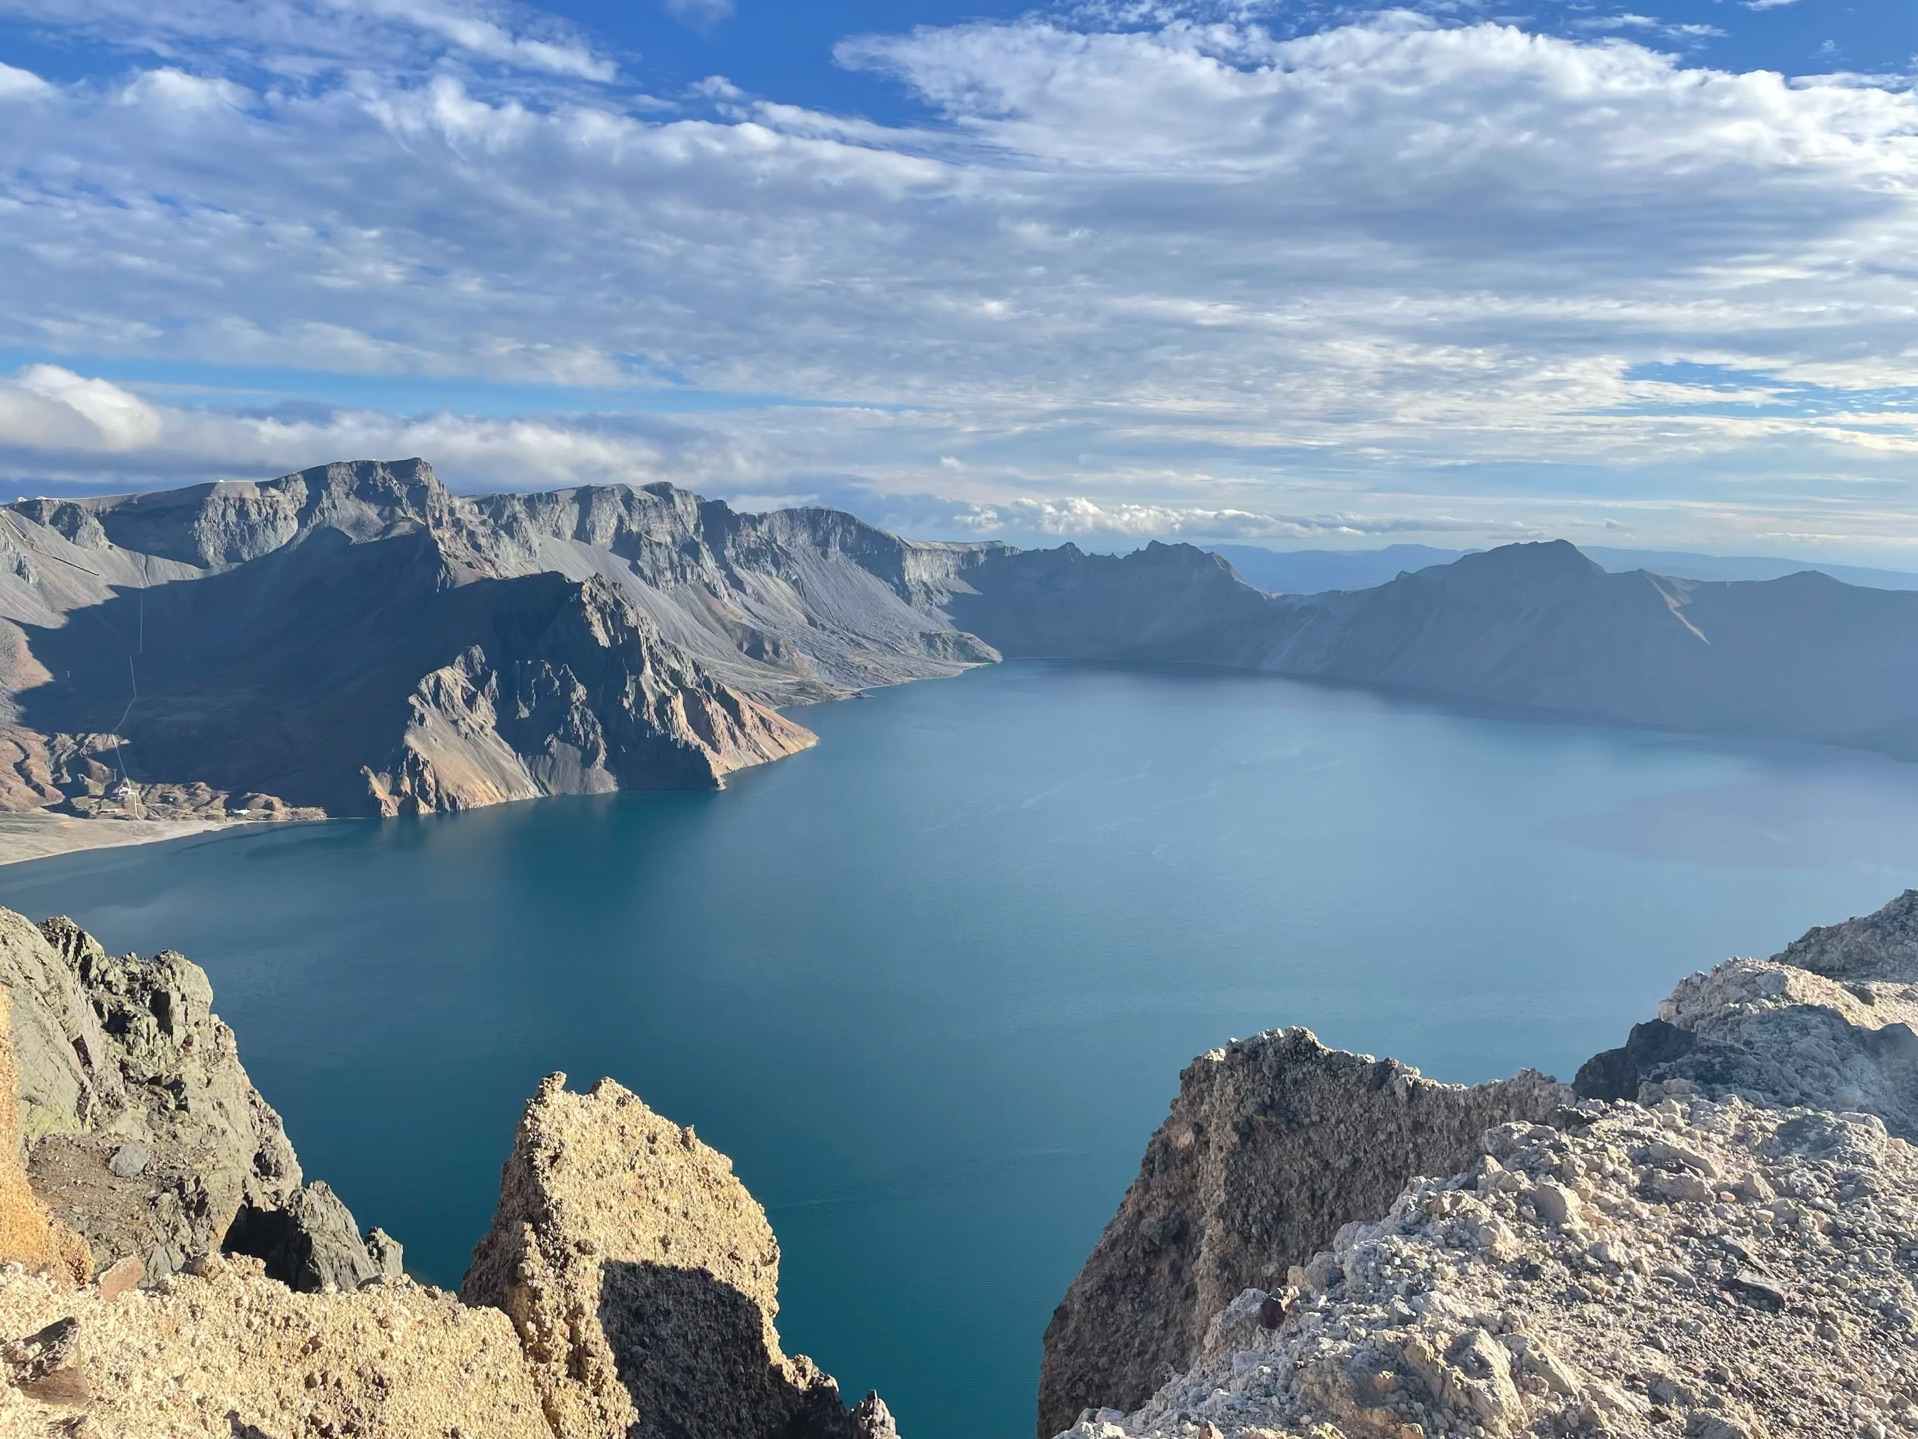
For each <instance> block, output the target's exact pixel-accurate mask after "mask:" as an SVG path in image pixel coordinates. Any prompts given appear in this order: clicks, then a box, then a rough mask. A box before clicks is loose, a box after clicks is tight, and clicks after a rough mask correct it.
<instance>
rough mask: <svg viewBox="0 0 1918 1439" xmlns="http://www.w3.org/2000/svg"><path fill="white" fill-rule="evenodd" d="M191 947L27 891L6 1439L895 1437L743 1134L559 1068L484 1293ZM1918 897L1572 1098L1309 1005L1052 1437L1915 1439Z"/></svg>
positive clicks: (1138, 1240)
mask: <svg viewBox="0 0 1918 1439" xmlns="http://www.w3.org/2000/svg"><path fill="white" fill-rule="evenodd" d="M211 1001H212V994H211V989H210V987H209V986H208V984H207V980H206V976H205V974H204V973H203V972H202V971H200V970H199V968H198V967H197V966H195V965H193V964H192V963H191V962H190V961H188V960H186V959H185V958H183V957H182V956H180V955H178V954H174V953H171V952H165V953H162V954H160V955H157V956H155V957H153V958H151V959H140V958H138V957H135V956H126V957H118V958H116V957H113V956H109V955H107V954H106V953H105V952H104V950H103V949H102V948H101V946H100V945H99V944H97V943H96V942H95V941H94V940H93V939H92V938H91V937H90V936H88V935H87V934H85V933H84V932H83V931H81V930H80V929H79V928H78V927H77V926H75V925H73V924H72V923H71V922H70V921H67V920H62V919H54V920H49V921H48V922H47V923H46V924H45V925H43V926H39V927H36V926H34V925H32V924H30V923H29V922H28V921H26V920H25V919H23V918H21V917H20V916H18V915H14V914H11V913H8V912H5V911H0V1004H3V1005H5V1006H7V1007H8V1008H9V1009H10V1014H7V1015H5V1016H0V1018H4V1020H5V1022H4V1023H0V1091H4V1089H5V1088H6V1087H7V1086H9V1085H11V1086H13V1087H14V1090H15V1092H16V1093H17V1104H14V1105H11V1106H7V1105H0V1435H4V1436H14V1435H20V1436H91V1439H156V1436H188V1435H196V1436H197V1435H216V1436H221V1439H233V1436H247V1439H261V1436H270V1439H293V1436H298V1439H309V1436H310V1439H347V1436H368V1439H372V1436H393V1439H415V1436H420V1439H494V1436H499V1439H522V1436H524V1439H633V1436H639V1439H654V1436H658V1439H679V1436H695V1435H697V1436H708V1435H710V1436H726V1439H733V1436H739V1439H897V1430H896V1428H895V1426H894V1424H893V1420H892V1417H891V1415H890V1414H889V1413H888V1412H887V1409H886V1406H885V1405H884V1403H883V1402H882V1401H881V1400H880V1399H879V1397H878V1395H876V1394H869V1395H867V1396H866V1398H865V1399H864V1400H863V1401H861V1402H860V1403H859V1404H857V1405H856V1406H853V1407H851V1408H848V1407H847V1405H846V1404H845V1402H844V1400H843V1398H842V1396H841V1395H840V1392H839V1390H838V1387H837V1385H836V1384H835V1383H834V1382H833V1380H832V1379H831V1377H830V1376H828V1375H826V1374H824V1373H822V1372H821V1371H820V1370H819V1369H818V1368H817V1367H816V1366H814V1365H813V1364H812V1363H811V1362H810V1361H808V1360H806V1359H804V1358H803V1357H796V1356H795V1357H789V1356H787V1355H786V1354H785V1353H784V1352H783V1350H782V1348H781V1346H780V1342H779V1336H778V1333H777V1330H776V1328H775V1325H774V1320H775V1318H776V1315H777V1312H778V1304H777V1286H778V1259H779V1250H778V1244H777V1242H776V1240H775V1239H774V1237H773V1234H772V1230H771V1227H770V1226H769V1225H768V1223H767V1221H766V1216H765V1212H764V1210H763V1209H761V1208H760V1206H759V1205H758V1204H757V1203H756V1202H755V1201H754V1200H753V1199H752V1197H751V1195H750V1194H748V1193H747V1191H746V1190H745V1188H744V1186H742V1185H741V1184H740V1183H739V1181H738V1179H737V1177H736V1176H735V1175H734V1174H733V1172H732V1167H731V1165H730V1163H729V1162H728V1161H727V1160H726V1158H725V1157H724V1156H723V1155H720V1154H718V1153H716V1152H715V1151H713V1150H712V1149H710V1148H708V1147H707V1146H706V1145H704V1144H702V1143H701V1142H700V1141H699V1139H698V1137H697V1136H696V1135H695V1134H694V1133H693V1131H692V1130H691V1129H686V1128H681V1127H680V1126H678V1125H676V1124H674V1123H672V1122H671V1121H669V1120H667V1119H664V1118H662V1117H661V1116H659V1115H657V1114H655V1113H653V1112H652V1111H651V1110H649V1109H648V1108H647V1107H646V1105H645V1104H644V1103H643V1102H642V1101H641V1100H640V1099H639V1097H638V1096H636V1095H634V1094H632V1093H630V1092H629V1091H627V1090H625V1089H623V1088H621V1087H620V1086H619V1085H618V1084H616V1083H614V1082H612V1081H611V1080H602V1081H600V1082H599V1083H598V1084H596V1085H595V1086H593V1087H592V1088H591V1089H590V1090H588V1091H587V1092H585V1093H583V1094H582V1093H574V1092H571V1091H569V1090H567V1088H566V1087H565V1076H563V1075H554V1076H551V1077H550V1078H548V1079H547V1080H546V1081H545V1082H543V1083H542V1084H541V1086H540V1087H539V1090H538V1092H537V1093H536V1094H535V1095H534V1096H533V1098H532V1100H531V1102H530V1103H529V1104H528V1106H527V1108H526V1111H525V1113H524V1115H523V1117H522V1119H521V1122H520V1125H519V1129H518V1133H517V1136H516V1139H515V1142H514V1146H513V1150H512V1153H511V1155H510V1156H509V1158H508V1159H507V1161H506V1164H505V1167H504V1169H503V1171H502V1178H501V1193H500V1203H499V1208H498V1210H497V1212H496V1214H495V1217H494V1222H493V1225H492V1227H491V1229H490V1230H489V1232H488V1233H487V1235H486V1236H485V1237H484V1238H483V1239H482V1240H481V1242H480V1244H479V1247H478V1248H477V1250H476V1251H475V1254H474V1260H473V1264H472V1267H471V1269H470V1270H469V1271H468V1273H467V1275H466V1279H465V1282H464V1284H463V1286H462V1290H461V1293H460V1295H459V1296H454V1295H452V1294H448V1293H445V1292H443V1291H439V1290H435V1289H430V1288H427V1287H425V1286H422V1285H419V1284H417V1283H415V1282H414V1281H412V1280H411V1279H409V1278H408V1277H407V1276H406V1275H405V1273H404V1270H403V1265H402V1263H401V1254H400V1250H399V1246H398V1245H397V1244H396V1243H395V1242H394V1241H393V1240H391V1239H390V1238H389V1237H387V1236H386V1235H384V1234H383V1233H381V1232H380V1231H378V1230H372V1231H368V1232H365V1233H362V1232H361V1231H360V1229H359V1227H358V1225H357V1223H356V1222H355V1220H354V1219H353V1216H352V1215H351V1214H350V1213H349V1212H348V1211H347V1209H346V1207H345V1205H343V1204H342V1203H341V1202H340V1201H339V1199H338V1198H337V1197H336V1196H334V1195H333V1194H332V1192H331V1191H330V1190H328V1189H327V1188H326V1186H325V1185H323V1184H320V1183H317V1182H309V1181H307V1180H306V1179H305V1177H304V1176H303V1175H302V1173H301V1170H300V1167H299V1163H298V1160H297V1158H296V1157H295V1155H294V1153H293V1150H292V1147H291V1145H290V1144H289V1143H288V1142H287V1139H286V1135H285V1133H284V1130H283V1128H282V1126H281V1124H280V1121H279V1117H278V1115H277V1114H275V1113H274V1112H273V1110H272V1109H271V1107H270V1106H268V1105H267V1103H266V1102H265V1100H264V1099H263V1098H262V1097H261V1096H260V1095H259V1093H258V1092H257V1091H256V1090H255V1089H254V1088H253V1086H252V1084H251V1082H250V1081H249V1080H248V1079H247V1077H246V1074H245V1071H244V1069H243V1068H241V1066H240V1063H239V1058H238V1049H237V1045H236V1043H235V1040H234V1036H233V1034H232V1031H231V1030H229V1029H228V1028H227V1027H226V1026H225V1025H224V1024H222V1023H221V1022H220V1021H219V1019H218V1018H217V1017H216V1016H215V1015H214V1014H213V1012H212V1009H211ZM1915 1023H1918V891H1910V892H1907V893H1906V894H1904V895H1902V896H1901V897H1900V898H1898V899H1897V900H1894V901H1893V902H1892V903H1891V904H1890V905H1887V906H1886V907H1885V908H1884V909H1883V910H1881V911H1879V912H1878V913H1876V914H1874V915H1871V916H1868V917H1866V918H1863V919H1857V920H1852V921H1849V922H1848V923H1846V924H1842V925H1836V926H1832V927H1829V928H1825V929H1817V930H1813V931H1812V932H1811V933H1810V934H1808V935H1806V936H1805V938H1804V939H1802V940H1800V941H1798V942H1797V943H1796V944H1794V945H1792V946H1791V947H1789V948H1788V949H1787V950H1785V951H1784V952H1783V953H1781V954H1780V955H1778V956H1775V957H1774V958H1772V959H1770V960H1752V959H1736V960H1731V961H1728V962H1727V963H1725V964H1723V965H1720V966H1719V967H1717V968H1716V969H1714V970H1712V971H1710V972H1709V973H1703V974H1696V975H1693V976H1690V977H1689V978H1687V979H1686V980H1684V981H1683V982H1681V983H1680V984H1679V986H1678V987H1677V989H1676V990H1675V991H1674V992H1673V994H1672V997H1671V998H1670V999H1669V1000H1667V1001H1666V1002H1665V1003H1664V1004H1663V1005H1661V1006H1660V1011H1659V1014H1658V1016H1657V1017H1656V1018H1655V1019H1652V1020H1648V1021H1647V1022H1646V1023H1644V1024H1641V1025H1638V1026H1636V1027H1634V1029H1633V1031H1632V1033H1631V1034H1630V1036H1628V1038H1627V1039H1626V1042H1625V1043H1624V1044H1623V1045H1621V1046H1620V1047H1619V1048H1617V1049H1613V1050H1608V1051H1605V1052H1604V1053H1602V1054H1599V1055H1596V1056H1594V1057H1593V1059H1592V1060H1591V1061H1589V1062H1588V1063H1587V1064H1586V1065H1584V1066H1583V1068H1581V1070H1580V1071H1579V1073H1578V1075H1577V1077H1576V1079H1575V1081H1574V1083H1573V1084H1571V1085H1563V1084H1560V1083H1558V1082H1556V1081H1554V1080H1551V1079H1549V1078H1547V1077H1546V1076H1543V1075H1540V1074H1536V1073H1533V1072H1530V1071H1527V1072H1524V1073H1521V1074H1519V1075H1517V1076H1515V1077H1514V1078H1512V1079H1509V1080H1501V1081H1496V1082H1494V1083H1490V1084H1483V1085H1472V1086H1460V1085H1443V1084H1436V1083H1433V1082H1432V1081H1429V1080H1427V1079H1425V1078H1423V1077H1422V1076H1420V1075H1419V1074H1418V1072H1417V1071H1416V1070H1412V1069H1409V1068H1407V1067H1405V1066H1403V1065H1401V1064H1398V1063H1396V1062H1394V1061H1392V1060H1378V1059H1373V1058H1371V1057H1370V1056H1365V1055H1353V1054H1346V1053H1341V1052H1339V1051H1335V1050H1329V1049H1326V1048H1325V1047H1324V1046H1322V1045H1320V1044H1319V1043H1318V1041H1317V1040H1316V1039H1315V1038H1313V1036H1312V1035H1311V1034H1310V1033H1309V1032H1308V1031H1306V1030H1303V1029H1284V1030H1274V1031H1271V1032H1269V1033H1266V1034H1261V1035H1258V1036H1255V1037H1253V1038H1251V1039H1247V1040H1244V1041H1236V1040H1235V1041H1233V1042H1232V1043H1231V1044H1230V1045H1228V1046H1226V1047H1225V1048H1222V1049H1217V1050H1213V1051H1211V1052H1209V1053H1207V1054H1205V1055H1202V1056H1201V1057H1200V1058H1199V1059H1198V1060H1196V1061H1195V1062H1194V1063H1193V1064H1192V1065H1191V1066H1190V1067H1189V1068H1188V1069H1187V1070H1186V1071H1185V1073H1184V1075H1183V1076H1182V1078H1181V1084H1180V1090H1179V1094H1178V1096H1177V1098H1176V1099H1175V1100H1174V1102H1173V1105H1172V1109H1171V1113H1170V1115H1169V1116H1168V1118H1167V1120H1166V1122H1165V1123H1164V1124H1163V1125H1162V1126H1161V1127H1160V1129H1159V1131H1158V1132H1157V1133H1156V1134H1155V1135H1154V1136H1153V1138H1152V1141H1151V1143H1150V1145H1149V1146H1148V1148H1147V1152H1146V1156H1145V1159H1144V1162H1143V1163H1142V1165H1141V1169H1140V1174H1139V1178H1138V1180H1137V1181H1136V1182H1135V1183H1134V1185H1133V1186H1132V1189H1131V1190H1130V1192H1128V1194H1127V1195H1126V1197H1125V1200H1124V1202H1123V1203H1122V1204H1121V1206H1120V1209H1119V1212H1118V1214H1117V1215H1116V1216H1115V1218H1114V1219H1113V1221H1112V1223H1111V1224H1110V1225H1109V1226H1108V1227H1107V1230H1106V1232H1105V1234H1104V1235H1103V1236H1102V1237H1101V1239H1100V1240H1099V1243H1098V1245H1097V1247H1096V1248H1095V1249H1094V1251H1093V1254H1092V1256H1091V1257H1090V1259H1089V1260H1088V1261H1087V1264H1086V1266H1085V1268H1084V1270H1083V1272H1082V1273H1081V1274H1080V1276H1079V1278H1078V1279H1077V1280H1075V1281H1074V1283H1073V1285H1072V1286H1071V1288H1070V1290H1069V1291H1068V1293H1067V1295H1066V1297H1065V1299H1064V1301H1063V1302H1062V1303H1061V1305H1060V1306H1059V1309H1058V1310H1057V1312H1056V1313H1055V1314H1054V1316H1053V1320H1052V1323H1051V1325H1050V1326H1049V1327H1048V1329H1047V1331H1046V1337H1045V1348H1044V1366H1043V1377H1042V1380H1041V1385H1040V1396H1039V1399H1040V1410H1039V1433H1040V1434H1041V1435H1042V1436H1046V1439H1050V1436H1053V1435H1055V1434H1056V1435H1063V1436H1066V1439H1488V1436H1489V1439H1507V1436H1519V1435H1526V1436H1534V1439H1574V1436H1591V1439H1599V1436H1616V1439H1680V1436H1683V1439H1787V1436H1800V1435H1803V1436H1821V1439H1822V1436H1861V1439H1886V1437H1887V1436H1890V1435H1895V1434H1913V1433H1918V1150H1914V1149H1913V1147H1912V1140H1913V1138H1914V1137H1915V1136H1918V1032H1914V1024H1915Z"/></svg>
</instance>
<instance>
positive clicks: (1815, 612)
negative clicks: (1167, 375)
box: [951, 540, 1918, 758]
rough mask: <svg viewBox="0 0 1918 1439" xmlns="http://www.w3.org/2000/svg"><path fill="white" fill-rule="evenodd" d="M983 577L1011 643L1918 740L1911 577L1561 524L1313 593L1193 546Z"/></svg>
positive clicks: (1917, 605) (994, 570) (1008, 565)
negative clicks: (1632, 541) (1750, 563)
mask: <svg viewBox="0 0 1918 1439" xmlns="http://www.w3.org/2000/svg"><path fill="white" fill-rule="evenodd" d="M968 577H969V579H970V580H971V582H972V584H973V586H974V587H976V590H977V591H978V593H977V594H975V595H956V596H955V597H954V598H953V600H952V601H951V612H952V614H953V616H954V618H955V620H957V621H958V622H959V623H961V624H964V625H967V626H968V627H969V628H971V629H972V630H974V632H975V633H977V634H979V635H981V636H982V637H983V638H985V639H987V640H989V641H990V642H991V643H992V644H994V645H995V646H997V647H998V648H999V649H1000V650H1002V651H1003V652H1004V653H1005V654H1007V655H1009V656H1010V655H1027V654H1053V655H1076V656H1080V657H1087V658H1094V657H1097V658H1115V659H1130V660H1151V661H1163V662H1176V663H1199V664H1213V665H1225V666H1231V667H1235V668H1245V669H1259V670H1267V671H1271V672H1273V673H1278V674H1288V675H1298V676H1309V677H1317V678H1325V679H1335V680H1342V681H1349V682H1356V683H1364V684H1379V685H1390V686H1393V687H1396V688H1402V689H1408V690H1422V691H1427V692H1431V693H1436V694H1447V695H1455V696H1460V697H1463V698H1469V699H1473V700H1480V701H1489V702H1492V703H1497V704H1504V705H1514V706H1523V707H1527V708H1533V709H1544V710H1554V711H1561V712H1567V713H1572V714H1581V715H1590V716H1599V717H1605V718H1612V719H1620V720H1629V721H1633V722H1639V723H1645V724H1655V725H1666V726H1671V727H1674V728H1679V729H1695V730H1705V731H1710V732H1714V733H1723V734H1742V735H1763V736H1770V737H1775V738H1788V739H1801V740H1816V741H1823V742H1827V743H1833V744H1844V745H1855V746H1859V747H1863V748H1866V749H1875V750H1880V751H1883V752H1886V753H1889V754H1895V755H1898V756H1900V757H1905V758H1914V757H1918V592H1913V591H1893V590H1881V589H1866V588H1862V587H1859V586H1853V585H1847V584H1843V583H1841V582H1839V581H1837V580H1835V579H1832V578H1831V577H1830V576H1828V575H1823V574H1817V573H1812V572H1804V573H1800V574H1796V575H1790V576H1786V577H1785V578H1782V579H1775V580H1767V581H1700V580H1687V579H1674V578H1670V577H1666V576H1660V575H1654V574H1650V573H1647V572H1645V571H1642V570H1640V571H1632V572H1630V573H1625V574H1612V573H1608V572H1607V571H1605V570H1604V569H1601V568H1600V567H1599V566H1598V565H1597V564H1595V563H1593V562H1592V561H1591V560H1589V559H1587V558H1586V557H1585V556H1584V555H1582V554H1581V553H1580V552H1579V551H1578V550H1577V549H1575V548H1573V547H1572V546H1571V545H1569V544H1567V543H1565V542H1564V541H1562V540H1561V541H1555V542H1552V543H1548V544H1524V545H1508V546H1505V547H1503V548H1500V549H1496V550H1489V551H1486V552H1485V553H1482V554H1474V555H1467V556H1465V557H1464V558H1462V559H1459V560H1457V561H1455V562H1454V563H1452V564H1449V565H1441V566H1435V567H1428V568H1425V569H1422V570H1419V571H1416V572H1413V573H1405V574H1401V575H1399V576H1398V577H1397V578H1396V579H1394V580H1392V581H1390V582H1389V583H1387V584H1383V585H1379V586H1375V587H1373V588H1371V589H1363V590H1354V591H1334V592H1331V593H1326V594H1318V595H1304V596H1298V595H1274V594H1267V593H1265V592H1263V591H1259V590H1255V589H1253V588H1252V587H1251V586H1250V585H1247V584H1245V583H1244V582H1243V581H1241V580H1239V578H1238V576H1237V575H1236V574H1235V573H1234V572H1233V570H1232V568H1231V567H1230V566H1229V565H1228V564H1227V563H1226V562H1225V561H1224V560H1223V559H1221V558H1220V557H1219V556H1217V555H1215V554H1211V553H1208V552H1206V551H1202V550H1198V549H1195V548H1193V547H1191V546H1189V545H1152V546H1148V547H1147V548H1146V549H1144V550H1140V551H1137V552H1135V553H1133V554H1130V555H1126V556H1124V557H1119V558H1114V557H1102V556H1089V555H1082V554H1079V553H1077V552H1076V551H1073V550H1071V547H1067V550H1066V551H1057V550H1050V551H1031V552H1025V553H1019V554H1002V555H996V556H993V557H992V558H991V559H990V560H989V561H987V562H986V563H984V564H983V565H981V566H980V567H979V569H977V570H975V571H973V572H972V573H970V574H969V576H968ZM1075 615H1076V616H1079V617H1080V618H1079V625H1078V628H1077V630H1076V632H1075V630H1074V627H1073V623H1072V617H1073V616H1075Z"/></svg>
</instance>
